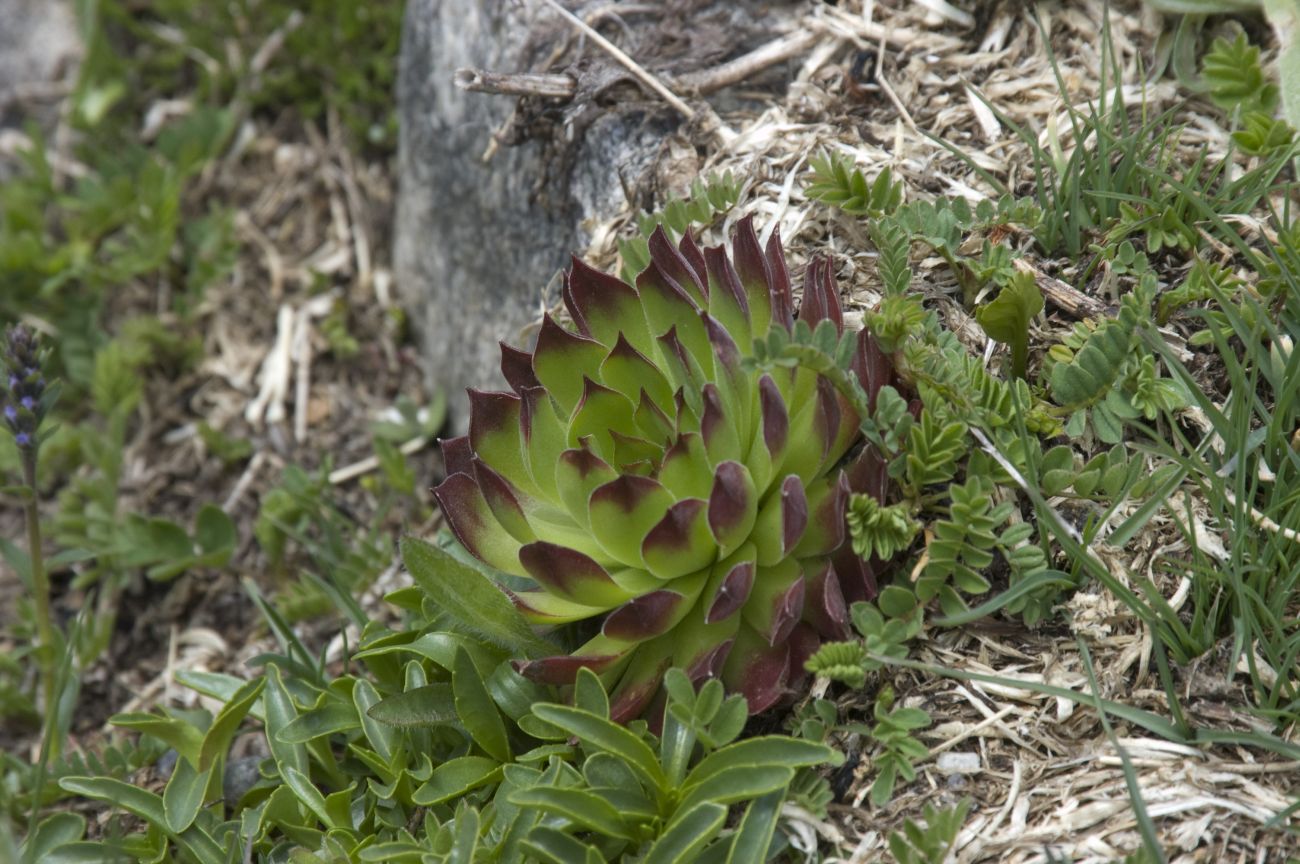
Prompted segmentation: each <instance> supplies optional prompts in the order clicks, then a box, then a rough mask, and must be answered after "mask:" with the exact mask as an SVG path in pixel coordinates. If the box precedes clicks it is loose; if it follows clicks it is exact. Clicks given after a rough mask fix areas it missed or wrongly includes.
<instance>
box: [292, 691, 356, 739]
mask: <svg viewBox="0 0 1300 864" xmlns="http://www.w3.org/2000/svg"><path fill="white" fill-rule="evenodd" d="M359 724H360V720H358V719H357V709H356V707H355V706H353V705H352V704H351V703H348V702H339V701H337V700H331V701H328V702H326V703H325V704H324V705H320V706H318V707H315V708H309V709H307V710H306V711H304V712H302V713H301V714H299V715H298V716H297V717H295V718H294V719H293V720H292V721H290V723H289V725H287V726H285V727H284V728H283V729H281V730H280V740H281V741H283V742H284V743H286V744H306V743H307V742H309V741H314V740H315V739H317V738H320V737H322V736H325V735H333V734H334V733H336V732H346V731H348V730H350V729H355V728H357V726H358V725H359Z"/></svg>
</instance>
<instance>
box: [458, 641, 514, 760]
mask: <svg viewBox="0 0 1300 864" xmlns="http://www.w3.org/2000/svg"><path fill="white" fill-rule="evenodd" d="M451 687H452V693H453V695H454V697H455V703H456V713H457V714H458V715H459V716H460V722H461V725H462V726H464V727H465V731H466V732H468V733H469V734H470V737H471V738H473V739H474V743H476V744H478V746H480V747H482V748H483V752H484V753H487V754H488V755H489V756H491V757H492V758H493V759H496V760H497V761H498V762H509V761H510V741H509V739H508V738H507V737H506V725H505V723H503V722H502V720H501V713H500V712H499V711H497V706H496V703H495V702H493V701H492V696H491V694H489V693H488V689H487V686H486V685H485V684H484V683H483V679H482V678H481V677H480V676H479V671H478V668H477V667H476V666H475V665H474V661H473V660H471V659H470V658H469V654H468V653H467V652H466V651H465V650H464V649H461V650H460V651H457V652H456V661H455V668H454V669H453V671H452V677H451Z"/></svg>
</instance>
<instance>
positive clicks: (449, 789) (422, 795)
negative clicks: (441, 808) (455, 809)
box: [411, 756, 501, 807]
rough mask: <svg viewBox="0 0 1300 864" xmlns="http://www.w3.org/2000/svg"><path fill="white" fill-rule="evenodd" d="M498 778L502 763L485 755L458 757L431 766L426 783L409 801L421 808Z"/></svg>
mask: <svg viewBox="0 0 1300 864" xmlns="http://www.w3.org/2000/svg"><path fill="white" fill-rule="evenodd" d="M500 779H501V763H499V762H497V761H496V760H495V759H488V758H486V757H484V756H461V757H460V758H458V759H452V760H451V761H449V762H444V763H442V764H441V765H439V766H438V767H437V768H435V769H433V776H432V777H430V778H429V780H428V782H426V783H424V784H423V785H421V786H420V788H418V789H416V790H415V793H414V794H413V795H411V800H412V801H414V802H415V803H416V804H419V805H420V806H421V807H430V806H432V805H434V804H441V803H443V802H445V801H450V800H451V799H453V798H459V797H460V796H461V795H464V794H465V793H466V792H468V791H470V790H471V789H477V788H478V787H479V786H483V785H486V784H488V783H496V782H497V781H499V780H500Z"/></svg>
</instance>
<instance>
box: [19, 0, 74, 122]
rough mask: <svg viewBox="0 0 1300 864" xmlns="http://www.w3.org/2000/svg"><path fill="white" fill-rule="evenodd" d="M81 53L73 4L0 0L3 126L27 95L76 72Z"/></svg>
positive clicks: (63, 0) (57, 0)
mask: <svg viewBox="0 0 1300 864" xmlns="http://www.w3.org/2000/svg"><path fill="white" fill-rule="evenodd" d="M81 53H82V45H81V37H80V35H79V34H78V31H77V19H76V16H75V15H74V13H73V11H72V4H71V3H70V2H68V0H0V121H6V120H8V121H12V120H13V119H15V118H13V117H6V115H7V114H8V113H9V112H10V110H11V109H12V106H14V105H16V104H18V103H19V102H20V101H21V100H22V97H23V96H24V93H23V91H24V90H26V89H31V88H33V87H39V86H40V85H44V84H48V83H50V82H52V81H58V80H61V79H63V78H65V77H66V76H68V75H70V74H72V73H74V72H75V69H76V65H77V63H78V62H79V60H80V58H81Z"/></svg>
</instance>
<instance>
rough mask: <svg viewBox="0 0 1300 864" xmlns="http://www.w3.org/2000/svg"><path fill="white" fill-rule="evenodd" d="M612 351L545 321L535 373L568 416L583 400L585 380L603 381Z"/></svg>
mask: <svg viewBox="0 0 1300 864" xmlns="http://www.w3.org/2000/svg"><path fill="white" fill-rule="evenodd" d="M608 353H609V349H608V348H607V347H606V346H604V345H602V344H601V343H599V342H597V341H596V340H594V339H588V338H586V337H585V336H579V335H577V334H575V333H570V332H569V331H568V330H565V329H564V328H563V327H561V326H560V325H559V324H556V323H555V319H553V318H551V316H549V315H547V316H545V317H544V318H542V328H541V330H540V331H539V332H538V334H537V347H536V348H535V349H534V350H533V374H534V375H536V377H537V380H538V381H540V382H541V383H542V386H543V387H545V388H546V392H548V393H550V394H551V397H552V398H554V399H555V401H556V402H557V403H558V404H559V406H560V412H561V415H562V416H564V417H567V416H568V415H569V414H570V413H571V412H572V411H573V408H574V406H575V405H577V404H578V399H580V398H581V397H582V378H583V376H586V377H588V378H599V376H600V364H601V363H603V362H605V355H606V354H608Z"/></svg>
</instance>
